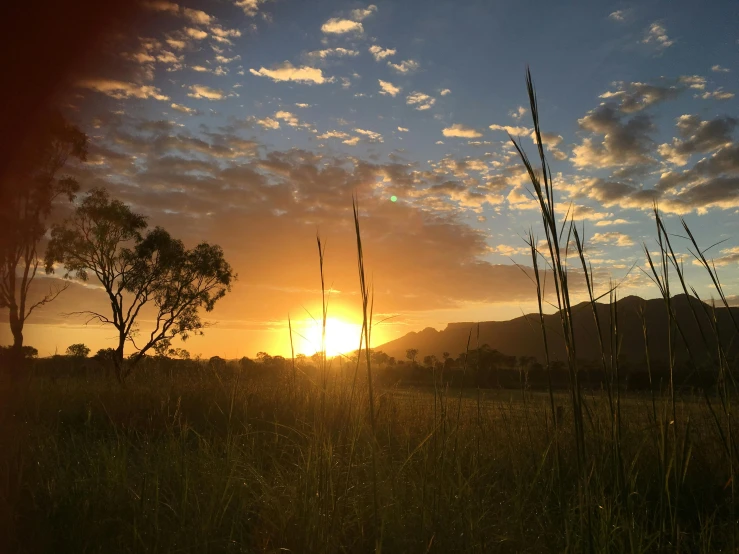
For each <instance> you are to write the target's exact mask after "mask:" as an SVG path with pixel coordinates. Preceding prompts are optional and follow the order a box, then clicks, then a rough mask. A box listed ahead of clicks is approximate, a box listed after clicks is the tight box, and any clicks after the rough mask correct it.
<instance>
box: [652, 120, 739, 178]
mask: <svg viewBox="0 0 739 554" xmlns="http://www.w3.org/2000/svg"><path fill="white" fill-rule="evenodd" d="M738 122H739V121H738V120H737V119H735V118H733V117H717V118H715V119H712V120H710V121H702V120H701V118H700V117H699V116H697V115H681V116H680V117H679V118H678V119H677V128H678V132H679V134H680V136H681V137H683V138H682V139H680V138H677V137H676V138H673V139H672V143H669V144H662V145H660V147H659V149H658V151H659V153H660V155H661V156H662V157H663V158H665V159H666V160H667V161H668V162H670V163H673V164H675V165H679V166H683V165H686V164H687V163H688V160H689V159H690V156H691V155H693V154H698V153H701V154H705V153H708V152H713V151H715V150H718V149H719V148H721V147H723V146H727V145H729V144H731V134H732V132H733V131H734V129H735V128H736V126H737V123H738Z"/></svg>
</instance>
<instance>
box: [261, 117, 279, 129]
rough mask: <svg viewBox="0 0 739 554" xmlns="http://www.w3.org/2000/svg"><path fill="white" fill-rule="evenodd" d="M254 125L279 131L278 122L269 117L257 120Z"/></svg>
mask: <svg viewBox="0 0 739 554" xmlns="http://www.w3.org/2000/svg"><path fill="white" fill-rule="evenodd" d="M256 124H257V125H259V126H261V127H263V128H264V129H279V128H280V122H279V121H277V120H276V119H272V118H271V117H265V118H264V119H257V120H256Z"/></svg>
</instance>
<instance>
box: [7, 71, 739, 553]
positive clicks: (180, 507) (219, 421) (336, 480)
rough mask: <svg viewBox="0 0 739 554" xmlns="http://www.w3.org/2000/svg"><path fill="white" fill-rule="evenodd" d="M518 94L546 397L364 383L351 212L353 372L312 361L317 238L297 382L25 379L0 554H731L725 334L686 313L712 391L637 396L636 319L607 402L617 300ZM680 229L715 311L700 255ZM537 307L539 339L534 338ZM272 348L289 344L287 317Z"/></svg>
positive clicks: (206, 371)
mask: <svg viewBox="0 0 739 554" xmlns="http://www.w3.org/2000/svg"><path fill="white" fill-rule="evenodd" d="M527 86H528V92H529V100H530V104H531V113H532V116H533V118H534V128H535V136H536V138H537V151H538V157H539V162H538V165H537V166H535V165H534V164H533V163H532V162H531V161H530V160H529V159H528V158H527V157H526V154H525V152H524V150H523V148H522V146H521V145H520V144H518V143H515V146H516V148H517V149H518V151H519V153H520V154H521V157H522V161H523V164H524V166H525V167H526V169H527V171H528V174H529V177H530V179H531V184H532V192H533V194H534V197H535V198H536V199H537V202H538V204H539V207H540V212H541V223H542V227H543V230H544V235H545V239H546V246H543V247H541V248H540V247H539V245H538V242H537V240H536V237H535V234H534V231H533V229H532V230H531V231H530V232H529V235H528V237H527V243H528V245H529V250H530V252H531V260H532V267H533V274H532V275H531V278H532V281H533V283H534V285H535V286H534V288H535V291H536V298H537V303H538V306H539V310H538V311H539V314H538V315H539V318H538V321H539V327H540V336H541V340H542V342H543V344H544V352H545V360H543V361H544V363H545V365H546V368H547V369H548V370H549V371H551V370H552V360H553V357H552V356H550V345H551V344H552V337H554V336H555V335H561V336H563V337H564V338H565V342H566V345H567V352H566V353H567V364H568V375H569V377H570V381H569V389H568V390H567V392H566V393H562V392H557V391H555V390H554V388H553V387H552V384H551V378H550V380H549V387H548V390H547V391H546V392H543V393H539V392H536V391H531V390H528V388H527V379H526V378H525V377H524V375H523V374H521V390H520V391H502V390H481V389H480V388H479V387H478V388H476V390H465V389H463V388H460V389H459V390H456V389H455V390H451V389H450V386H449V380H448V378H447V376H446V375H445V374H444V370H443V368H442V369H441V370H440V371H439V372H438V373H436V374H435V376H434V382H433V387H429V388H428V389H426V388H412V387H405V388H401V387H396V386H391V385H388V383H387V381H383V379H382V376H383V371H384V370H385V368H383V367H378V366H377V365H376V364H373V362H372V356H371V350H372V328H373V325H374V323H373V311H374V303H373V294H372V290H373V289H372V284H371V283H370V281H369V279H368V278H367V268H366V267H365V257H364V243H363V240H362V233H361V229H360V223H361V217H360V211H359V208H358V205H357V203H356V201H355V202H354V205H353V218H354V231H355V235H356V246H357V270H358V277H359V286H360V300H361V306H360V309H361V313H362V329H361V335H360V337H359V338H358V355H357V356H356V358H355V359H352V360H349V362H348V363H343V362H341V363H337V362H338V361H339V360H338V359H331V358H329V357H328V356H327V355H326V336H325V335H326V321H327V317H328V313H329V308H330V306H329V300H330V295H329V294H328V293H327V290H326V286H325V282H326V276H325V275H324V261H325V256H326V248H325V242H323V241H322V240H321V239H320V238H317V246H318V261H319V272H320V279H321V291H322V294H321V296H322V314H321V323H320V324H321V325H322V339H321V343H322V344H321V350H320V356H319V358H320V359H319V360H318V363H317V364H316V365H315V366H312V365H298V363H297V361H296V359H295V355H294V351H293V352H292V353H291V354H292V355H291V360H290V363H289V364H285V366H284V367H283V368H282V369H279V370H275V371H274V372H273V373H271V374H267V375H265V372H264V371H243V369H242V368H240V366H238V365H236V364H229V365H227V366H226V367H216V366H210V365H208V364H205V363H191V364H188V365H183V369H182V370H181V371H170V370H166V369H160V368H158V367H157V366H156V364H152V365H151V366H150V367H149V366H147V367H145V368H143V369H142V371H141V372H139V373H137V374H136V375H134V376H133V377H132V379H131V381H130V383H129V386H128V387H126V388H125V389H120V388H119V387H117V386H116V385H115V383H111V382H110V381H109V380H107V379H105V377H104V376H103V375H96V374H90V373H84V374H79V375H66V376H59V377H58V378H56V379H55V380H51V379H49V378H48V377H46V376H45V375H44V374H43V373H42V372H40V371H39V372H38V373H36V374H32V375H31V377H30V379H29V384H28V388H27V392H26V393H25V394H24V395H23V396H22V397H20V396H18V397H5V398H3V402H2V405H1V406H0V418H1V419H0V429H2V430H3V432H2V434H0V551H2V552H6V551H7V552H46V551H54V552H75V553H77V552H106V553H108V552H275V553H277V552H318V553H322V552H326V553H329V552H380V551H385V552H422V553H430V552H439V553H447V552H480V553H481V552H510V553H514V552H572V553H574V552H613V553H615V552H686V553H687V552H702V553H708V552H718V551H722V552H733V551H736V550H737V537H736V528H737V519H736V518H737V499H736V495H735V485H734V476H735V473H736V460H737V445H736V437H735V435H736V432H735V431H734V429H735V425H736V423H735V422H734V417H735V416H734V413H733V402H734V398H735V396H736V384H735V380H734V377H735V376H734V374H733V368H734V365H733V364H734V362H733V361H732V360H731V359H730V356H729V354H728V347H727V345H728V344H730V341H731V340H732V338H733V337H728V336H725V337H724V336H720V334H719V326H718V322H717V315H716V310H715V307H707V306H706V305H705V304H698V303H697V302H696V303H694V304H692V303H691V310H693V317H694V319H695V321H696V322H702V323H703V325H702V326H700V325H699V329H701V331H700V332H701V336H702V339H701V340H702V341H703V343H704V344H705V345H706V346H707V347H708V346H710V351H711V352H712V354H711V355H710V360H699V359H696V358H695V354H694V353H693V352H690V353H689V354H690V360H691V364H692V365H693V366H694V367H695V370H696V371H710V372H715V373H716V375H717V376H718V384H717V386H716V389H715V390H712V389H711V390H709V389H702V390H700V391H697V392H696V393H691V392H688V391H685V390H680V389H679V388H677V387H676V385H675V382H674V379H672V378H671V379H669V382H668V383H664V384H662V383H659V382H656V381H655V382H652V375H653V372H652V365H651V360H652V355H653V352H652V351H651V350H650V348H652V343H650V335H651V334H652V333H653V331H654V330H653V329H649V328H648V324H647V317H646V314H644V313H643V314H642V316H643V317H642V321H643V335H644V349H645V357H644V366H645V371H647V373H648V375H649V379H650V383H651V384H652V385H653V386H652V387H651V390H650V393H649V394H644V395H641V394H634V393H629V394H625V393H624V390H625V388H624V387H625V384H624V383H623V382H622V376H621V361H620V356H619V350H620V348H619V344H620V340H621V336H622V333H621V329H620V322H621V321H622V319H621V318H622V316H623V312H622V310H623V308H622V307H621V304H620V303H619V302H618V288H617V286H616V285H614V284H612V283H609V284H608V285H607V286H605V287H604V289H605V290H604V291H603V292H600V293H599V292H598V291H597V290H596V289H597V288H598V287H599V286H600V285H599V284H598V283H596V282H595V280H594V271H593V268H592V267H591V265H590V263H589V262H588V258H587V248H586V244H587V241H586V235H585V230H584V229H582V228H579V229H578V227H576V225H575V222H574V221H573V218H572V213H571V212H570V211H567V210H565V211H563V212H562V213H563V215H562V217H561V219H560V216H559V214H560V211H559V210H558V209H557V205H556V203H555V198H556V194H555V189H554V187H555V185H554V183H553V182H552V175H551V171H550V169H549V166H548V165H547V161H546V157H545V149H544V146H543V144H542V142H541V130H540V123H539V112H538V107H537V103H536V94H535V91H534V86H533V82H532V80H531V77H530V75H528V77H527ZM654 215H655V221H656V226H657V235H656V238H657V248H658V253H657V256H653V255H652V254H651V250H650V249H649V248H647V247H645V255H646V259H647V261H646V267H645V269H644V270H645V271H646V272H647V273H648V274H649V275H650V276H651V278H652V279H653V280H654V282H655V286H656V288H657V291H658V294H660V296H661V297H662V299H663V301H664V305H665V314H666V315H665V321H664V325H665V326H666V332H669V333H670V344H671V346H670V349H671V352H672V351H674V350H676V349H677V348H678V346H679V345H684V346H685V347H688V346H689V344H688V342H687V340H686V336H685V334H686V330H685V329H683V328H682V327H681V324H680V320H678V318H677V317H676V314H675V306H674V303H673V298H672V289H676V290H677V288H678V287H679V290H682V291H684V292H686V293H687V292H688V291H691V292H692V293H693V295H694V296H695V297H697V294H696V293H695V290H693V289H692V288H690V287H689V286H688V284H687V283H686V282H685V280H684V277H685V273H684V270H683V267H682V260H680V259H679V258H678V256H677V255H676V254H675V252H674V249H673V247H672V245H671V240H672V238H674V236H671V235H669V234H668V233H667V231H666V226H665V224H664V221H663V219H662V217H661V215H660V213H659V212H658V211H657V210H655V214H654ZM683 225H684V227H683V230H684V232H685V233H686V234H687V238H688V241H689V243H690V245H691V250H692V252H693V255H694V257H695V259H696V260H697V263H699V264H700V265H701V266H702V267H704V269H705V270H706V271H708V272H709V274H710V276H711V277H710V278H711V280H712V282H713V283H714V286H715V287H716V291H717V294H718V295H719V299H720V302H721V305H723V306H728V302H727V299H726V296H725V294H724V292H723V289H722V288H721V282H720V280H719V278H718V275H717V273H716V271H715V268H714V267H713V265H712V264H711V263H710V261H709V260H708V259H707V257H706V254H705V252H706V249H705V248H704V249H701V248H700V247H699V246H698V241H697V240H696V239H695V237H694V236H693V235H692V233H691V232H690V230H689V228H688V226H687V224H685V223H684V222H683ZM569 257H574V259H575V262H574V263H575V267H577V268H578V270H577V272H578V277H581V278H582V281H584V294H585V297H586V298H587V299H588V304H589V310H590V311H592V314H593V320H594V325H595V327H596V329H597V333H598V338H597V339H594V340H598V341H599V345H600V349H601V356H600V364H601V366H602V368H603V370H604V372H605V374H606V375H607V379H606V382H605V387H604V390H601V391H595V390H585V389H584V388H583V387H582V386H581V383H580V380H579V372H580V369H579V367H578V358H577V352H578V344H577V342H576V339H575V336H576V335H575V332H574V331H575V329H574V319H573V313H572V311H573V299H574V296H575V294H574V293H575V289H574V288H573V287H572V283H573V282H574V281H573V279H574V275H575V274H574V273H573V270H571V269H570V267H569V265H568V258H569ZM577 292H578V294H580V293H582V292H583V290H578V291H577ZM602 301H605V302H606V304H607V306H606V309H605V310H604V307H603V303H602ZM549 302H551V303H552V304H553V305H554V306H555V308H557V309H558V311H559V312H558V313H559V325H558V328H549V327H547V326H546V325H545V324H544V321H545V318H544V311H545V306H546V305H547V303H549ZM734 325H736V321H734ZM472 331H473V329H470V333H469V335H468V340H467V348H466V355H465V356H464V360H465V361H464V369H463V372H467V371H476V372H480V371H481V367H480V356H479V353H480V344H479V342H480V341H479V326H478V330H477V344H476V348H475V349H474V350H471V344H472V342H473V339H472ZM737 331H738V332H739V327H738V328H737ZM289 332H290V335H291V345H292V322H291V320H289ZM291 348H292V347H291ZM652 349H653V348H652ZM475 354H477V355H476V360H477V362H476V363H475V364H473V363H471V360H472V358H471V356H473V355H475ZM670 358H671V359H672V358H673V356H670ZM670 364H671V365H670V367H671V368H673V369H674V360H673V361H670ZM550 376H551V374H550ZM3 390H6V389H3Z"/></svg>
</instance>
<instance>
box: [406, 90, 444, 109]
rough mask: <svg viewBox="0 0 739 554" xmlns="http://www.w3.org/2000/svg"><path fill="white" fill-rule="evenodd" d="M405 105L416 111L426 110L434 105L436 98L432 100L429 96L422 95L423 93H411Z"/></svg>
mask: <svg viewBox="0 0 739 554" xmlns="http://www.w3.org/2000/svg"><path fill="white" fill-rule="evenodd" d="M405 103H406V104H408V105H409V106H413V107H414V108H416V109H417V110H421V111H423V110H428V109H430V108H431V106H433V105H434V104H435V103H436V98H433V97H431V96H429V95H428V94H424V93H423V92H412V93H411V94H409V95H408V96H407V97H406V99H405Z"/></svg>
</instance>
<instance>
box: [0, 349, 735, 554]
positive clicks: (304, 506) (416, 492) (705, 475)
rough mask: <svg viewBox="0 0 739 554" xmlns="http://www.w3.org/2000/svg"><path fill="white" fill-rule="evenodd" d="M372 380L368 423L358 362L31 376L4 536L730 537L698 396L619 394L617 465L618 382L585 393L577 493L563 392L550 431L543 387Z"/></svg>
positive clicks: (145, 547) (709, 544) (710, 427)
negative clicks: (614, 392) (311, 371)
mask: <svg viewBox="0 0 739 554" xmlns="http://www.w3.org/2000/svg"><path fill="white" fill-rule="evenodd" d="M315 375H316V376H319V375H320V372H318V371H317V372H316V374H315ZM376 392H377V398H376V399H375V400H376V414H375V416H376V417H375V432H374V433H373V432H372V429H371V426H370V422H369V414H368V409H367V405H368V404H367V387H366V385H362V384H361V381H358V382H357V383H356V386H355V381H354V378H353V375H352V372H351V371H350V370H347V371H344V372H343V373H340V372H338V371H335V372H334V373H333V374H331V376H330V378H329V379H328V380H327V382H326V388H325V390H324V389H323V388H322V387H321V386H320V383H319V382H318V381H317V380H316V379H312V378H311V376H310V375H308V374H301V375H299V377H298V378H297V379H294V378H293V375H292V374H291V372H290V371H285V372H282V374H281V375H274V376H273V377H271V378H268V379H265V378H264V377H250V376H249V375H244V374H242V372H240V371H237V370H234V368H232V367H230V366H228V367H225V368H220V369H214V368H213V367H211V366H208V365H207V364H202V365H200V366H191V367H190V368H189V369H188V370H187V371H185V372H184V373H182V372H181V373H179V374H175V376H174V377H171V376H170V374H169V373H168V372H165V371H159V370H157V369H156V368H151V369H148V368H147V369H146V370H142V372H140V373H138V374H136V375H135V376H134V377H132V379H131V382H130V383H129V384H128V385H127V386H126V387H125V388H121V387H119V386H118V385H117V384H116V383H115V382H114V381H112V380H111V379H110V378H107V379H106V378H105V376H104V375H102V374H88V375H86V376H85V375H84V374H80V375H76V376H67V377H62V378H59V379H57V380H56V382H52V381H51V380H50V379H49V378H48V377H47V376H39V377H34V378H31V379H30V381H29V382H28V384H27V390H26V391H25V394H24V395H23V399H22V401H16V402H13V400H12V399H7V402H8V403H7V404H5V407H6V409H4V410H3V421H2V425H3V429H4V433H3V437H2V438H3V443H4V444H3V445H2V455H1V458H2V466H1V470H2V474H1V477H2V500H3V502H2V504H3V505H2V518H3V525H2V529H3V531H2V533H3V535H4V536H3V537H2V538H3V543H4V544H6V545H8V546H9V547H10V548H9V551H22V552H49V551H54V552H181V551H186V552H369V551H380V550H383V551H385V552H583V551H596V552H625V551H629V552H651V551H672V552H718V551H724V552H730V551H734V541H735V539H736V526H735V525H734V523H733V521H734V519H733V518H734V517H735V510H736V504H735V502H734V501H733V499H732V496H733V495H732V488H733V487H732V486H731V484H730V483H727V480H728V478H727V472H726V466H725V463H723V452H722V447H721V440H720V437H718V436H717V434H716V428H715V425H714V423H713V421H712V420H711V416H710V414H709V412H708V410H707V409H706V408H705V405H704V403H703V401H702V399H701V398H700V397H697V398H696V397H694V396H690V395H686V396H685V398H682V399H679V400H678V401H677V414H678V420H677V422H676V423H672V420H671V410H670V399H669V396H659V397H657V398H656V400H655V404H654V405H653V404H652V401H651V398H650V396H649V395H644V394H642V395H639V396H635V397H634V398H629V397H626V398H624V400H623V405H622V410H623V418H622V421H623V424H622V428H621V443H622V445H623V448H622V449H621V451H620V456H621V458H622V460H623V463H622V464H618V463H614V459H613V457H614V448H613V441H612V440H611V435H610V430H611V421H610V411H609V409H608V399H607V395H606V393H605V392H604V391H590V392H588V393H586V394H585V396H586V398H587V400H586V401H587V405H588V415H587V425H586V428H585V434H586V441H587V445H588V451H587V460H588V477H587V488H586V489H585V490H583V488H582V487H581V486H580V478H579V477H580V476H579V474H578V470H577V461H576V455H577V453H576V449H575V447H574V443H573V440H572V436H573V426H572V424H570V423H568V422H571V421H572V413H571V410H570V409H569V408H567V406H568V396H567V395H566V394H564V393H557V394H555V403H556V404H557V405H558V406H561V407H562V408H561V411H560V414H559V415H560V417H561V422H560V423H559V427H558V428H557V429H556V430H555V429H553V428H552V422H551V414H549V411H548V405H549V398H548V396H547V395H546V394H541V393H527V392H525V391H480V392H478V391H476V390H463V391H459V390H456V389H452V388H449V387H439V388H437V389H436V390H434V389H433V388H430V389H429V388H423V389H418V388H416V389H413V388H404V389H392V388H390V389H379V388H378V390H377V391H376ZM655 406H656V412H655V411H654V408H655ZM655 414H656V420H655ZM673 431H676V435H677V436H678V437H679V438H680V441H681V443H680V445H679V446H680V447H679V448H673V447H672V446H671V444H670V435H671V433H672V432H673ZM373 454H374V457H375V463H374V465H373ZM617 468H620V469H621V470H622V471H623V473H622V474H619V471H617ZM678 469H679V471H680V473H679V474H677V473H676V472H677V471H678ZM375 495H376V497H375ZM375 502H377V504H378V510H377V516H375V510H374V503H375ZM375 517H377V519H375Z"/></svg>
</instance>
